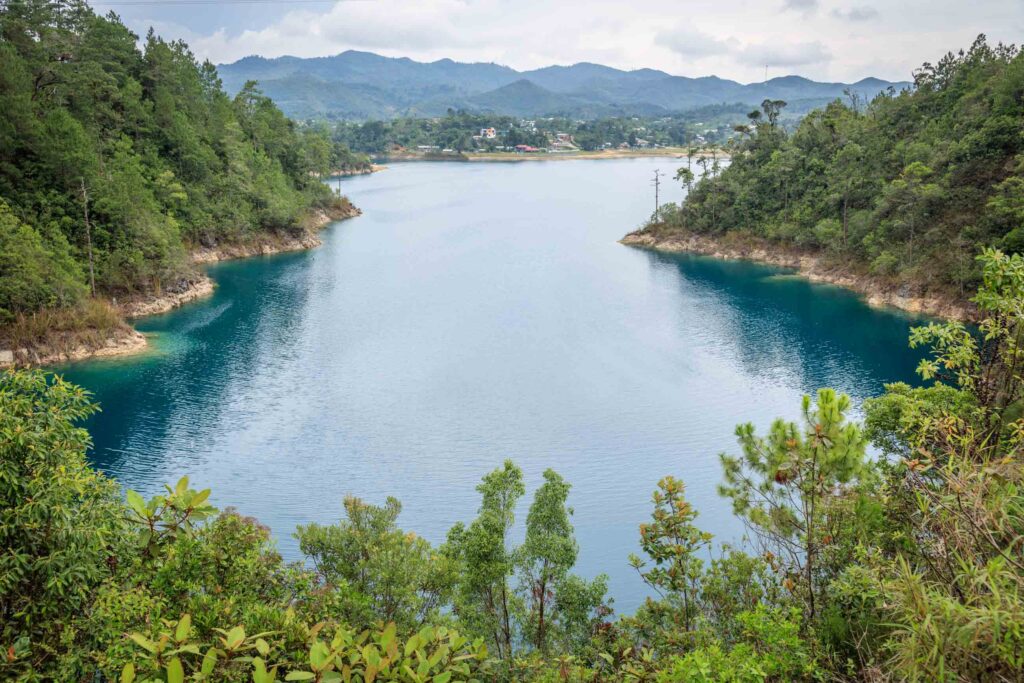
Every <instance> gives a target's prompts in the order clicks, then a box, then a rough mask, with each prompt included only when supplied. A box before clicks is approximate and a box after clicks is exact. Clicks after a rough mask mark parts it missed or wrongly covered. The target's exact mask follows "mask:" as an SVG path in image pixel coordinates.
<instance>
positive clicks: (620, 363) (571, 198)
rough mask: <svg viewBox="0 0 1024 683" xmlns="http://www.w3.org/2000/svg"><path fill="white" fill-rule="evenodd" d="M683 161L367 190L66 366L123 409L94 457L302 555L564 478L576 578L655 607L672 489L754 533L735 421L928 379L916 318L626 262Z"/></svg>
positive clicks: (732, 529)
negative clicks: (305, 540) (654, 496)
mask: <svg viewBox="0 0 1024 683" xmlns="http://www.w3.org/2000/svg"><path fill="white" fill-rule="evenodd" d="M675 163H677V162H673V161H670V160H652V159H625V160H616V161H608V160H601V161H555V162H529V163H520V164H498V163H495V164H483V163H472V164H455V163H448V164H445V163H438V164H428V163H418V164H417V163H413V164H396V165H394V166H392V167H391V168H390V169H388V170H386V171H384V172H382V173H377V174H374V175H372V176H362V177H356V178H351V179H348V180H345V181H344V184H345V188H346V192H348V193H349V195H350V196H351V197H352V199H353V200H354V201H355V203H356V204H357V205H358V206H360V207H361V208H363V210H364V215H363V216H361V217H359V218H356V219H353V220H349V221H345V222H343V223H339V224H337V225H335V226H333V227H331V228H329V229H328V230H326V231H325V232H324V233H323V237H324V246H323V247H322V248H320V249H316V250H313V251H310V252H306V253H297V254H287V255H281V256H275V257H266V258H256V259H250V260H245V261H236V262H231V263H225V264H220V265H218V266H216V267H214V268H212V269H211V271H210V272H211V274H212V276H213V277H214V278H215V280H216V281H217V284H218V287H217V291H216V294H215V295H214V296H213V297H212V298H210V299H207V300H205V301H203V302H200V303H196V304H192V305H190V306H187V307H185V308H182V309H179V310H178V311H175V312H173V313H170V314H168V315H164V316H159V317H153V318H149V319H146V320H144V321H142V323H141V324H140V325H139V328H140V329H141V330H143V331H144V332H147V333H151V334H153V335H154V339H153V342H154V344H153V345H154V351H153V352H152V353H150V354H148V355H146V356H142V357H138V358H132V359H120V360H111V361H96V362H91V363H86V364H80V365H76V366H72V367H70V368H68V369H67V373H66V374H67V375H68V376H69V377H70V378H71V379H72V380H74V381H76V382H78V383H81V384H83V385H84V386H86V387H87V388H89V389H91V390H92V391H93V392H94V393H95V395H96V398H97V399H98V400H99V402H100V403H101V404H102V407H103V412H102V413H101V414H100V415H98V416H97V417H96V418H94V419H93V420H92V421H91V422H90V424H89V427H90V430H91V431H92V434H93V437H94V440H95V451H94V453H93V455H92V458H93V461H94V462H95V463H96V464H97V465H98V466H100V467H102V468H103V469H104V470H105V471H107V472H109V473H110V474H112V475H114V476H115V477H117V478H118V479H119V480H120V481H121V482H122V483H123V484H124V485H125V486H128V487H131V488H134V489H137V490H140V491H143V492H146V493H152V492H155V491H157V490H158V489H159V488H160V486H161V484H162V483H164V482H170V481H174V480H176V479H177V478H178V477H180V476H181V475H183V474H189V475H190V476H191V477H192V479H193V481H194V482H195V483H196V484H199V485H202V486H210V487H212V488H213V492H214V493H213V499H214V502H215V504H217V505H219V506H221V507H225V506H229V505H231V506H235V507H237V508H238V509H239V510H240V511H242V512H244V513H246V514H250V515H254V516H256V517H258V518H259V519H260V520H261V521H263V522H264V523H265V524H267V525H269V526H270V527H271V528H272V529H273V531H274V533H275V536H276V538H277V541H278V543H279V545H280V547H281V549H282V551H284V553H285V554H286V555H287V556H290V557H294V556H295V555H296V544H295V541H294V539H293V538H292V537H291V532H292V530H293V529H294V527H295V525H296V524H300V523H307V522H310V521H320V522H330V521H332V520H335V519H337V518H338V516H339V514H340V512H341V501H342V498H343V497H344V496H345V495H346V494H349V493H351V494H355V495H358V496H361V497H364V498H366V499H368V500H370V501H373V502H380V501H382V500H383V499H384V497H385V496H388V495H394V496H397V497H398V498H399V499H400V500H401V501H402V502H403V504H404V509H403V513H402V517H401V522H402V524H403V526H404V527H405V528H407V529H411V530H415V531H416V532H418V533H420V534H422V535H424V536H426V537H427V538H428V539H430V540H432V541H440V540H442V539H443V538H444V534H445V532H446V530H447V529H448V528H449V527H450V526H451V525H452V524H453V523H454V522H456V521H458V520H467V521H468V520H469V519H471V518H472V517H473V515H474V512H475V510H476V507H477V505H478V497H477V493H476V491H475V490H474V486H475V485H476V483H477V482H478V480H479V479H480V477H481V476H482V475H483V474H484V473H486V472H487V471H489V470H490V469H492V468H494V467H496V466H498V465H499V464H500V463H501V462H502V461H503V460H504V459H505V458H513V459H514V460H515V461H516V462H517V463H519V465H520V466H522V468H523V470H524V472H525V475H526V478H527V482H528V486H529V489H528V490H529V491H531V492H532V489H533V487H534V486H536V484H537V483H538V481H539V480H540V478H541V473H542V472H543V471H544V469H545V468H547V467H553V468H555V469H556V470H558V471H559V472H560V473H561V474H563V475H564V476H565V477H566V478H567V479H568V480H569V481H570V482H571V483H572V484H573V489H572V494H571V504H572V506H573V507H574V508H575V515H574V522H575V525H576V533H577V537H578V540H579V543H580V547H581V552H580V559H579V563H578V570H579V571H580V572H581V573H582V574H585V575H588V576H592V575H594V574H596V573H598V572H602V571H603V572H606V573H608V574H609V575H610V576H611V588H612V593H613V596H614V597H615V600H616V603H615V605H616V607H617V608H618V609H619V610H621V611H629V610H631V609H632V608H634V607H635V606H636V605H637V604H638V602H639V601H640V599H641V598H642V596H643V595H644V592H643V589H642V585H641V583H640V582H639V580H638V579H637V578H636V576H635V574H634V573H633V572H632V570H631V569H630V568H629V567H628V565H627V555H628V554H629V553H630V552H634V551H635V550H636V546H637V544H636V538H637V533H636V530H637V525H638V524H640V523H641V522H642V521H644V520H645V518H646V517H647V515H648V514H649V511H650V505H649V499H650V493H651V491H652V490H653V488H654V487H655V485H656V483H657V481H658V479H659V478H660V477H662V476H664V475H666V474H672V475H675V476H678V477H681V478H682V479H684V480H685V481H686V483H687V485H688V495H689V497H690V499H691V501H692V502H693V503H694V504H695V505H696V506H697V507H698V509H699V510H700V511H701V516H700V517H699V518H698V523H700V524H701V525H703V526H704V527H705V528H706V529H707V530H709V531H711V532H713V533H715V534H716V536H717V537H718V539H719V540H736V539H738V538H739V537H740V535H741V534H742V527H741V525H740V524H738V522H737V521H736V520H735V519H734V518H733V517H732V515H731V511H730V507H729V504H728V502H727V501H724V500H722V499H720V498H719V497H718V496H717V495H716V493H715V486H716V484H717V483H718V481H719V465H718V457H717V456H718V453H719V452H721V451H723V450H730V449H733V446H734V440H733V429H734V427H735V425H736V424H737V423H739V422H743V421H748V420H750V421H753V422H754V423H755V424H757V425H758V426H759V427H762V428H764V427H766V426H767V425H768V424H769V423H770V421H771V419H772V418H774V417H776V416H786V417H790V418H795V417H796V416H797V414H798V410H799V403H800V396H801V394H803V393H805V392H809V391H813V390H814V389H816V388H817V387H820V386H834V387H836V388H839V389H841V390H844V391H846V392H849V393H850V394H851V395H852V396H853V397H854V398H855V399H857V401H858V403H859V401H860V400H861V399H863V398H864V397H867V396H871V395H874V394H877V393H879V392H880V391H881V387H882V383H883V382H886V381H893V380H908V381H912V380H913V367H914V365H915V363H916V360H915V359H916V356H915V355H914V353H913V352H911V351H910V350H909V349H907V342H906V339H907V331H908V328H909V326H910V325H911V324H912V322H913V321H912V320H911V319H909V318H907V317H905V316H902V315H898V314H894V313H891V312H883V311H877V310H872V309H869V308H867V307H866V306H865V305H863V304H862V303H861V302H860V300H859V299H858V298H857V297H855V296H853V295H851V294H849V293H847V292H845V291H843V290H840V289H836V288H833V287H827V286H819V285H812V284H809V283H808V282H806V281H804V280H801V279H798V278H794V277H791V276H787V275H785V274H781V273H780V271H778V270H775V269H771V268H766V267H761V266H757V265H754V264H750V263H743V262H726V261H718V260H714V259H709V258H702V257H691V256H672V255H661V254H655V253H651V252H645V251H640V250H636V249H631V248H628V247H624V246H622V245H619V244H617V243H616V240H617V239H618V238H619V237H621V236H622V235H623V234H624V233H626V232H628V231H629V230H631V229H633V228H634V227H636V226H637V225H638V224H639V223H640V222H641V221H642V220H643V219H644V218H645V217H646V216H647V215H648V214H649V212H650V209H651V204H652V197H650V188H649V187H648V179H649V178H650V177H651V172H652V171H653V169H654V168H656V167H660V168H661V169H662V170H670V169H672V168H673V167H674V165H675ZM670 192H671V190H670ZM663 196H664V195H663ZM668 198H669V199H679V198H680V197H679V196H678V193H677V192H675V193H673V194H670V196H669V197H668ZM528 495H529V494H528ZM527 505H528V500H527V499H524V501H523V506H522V509H521V513H520V515H519V520H520V521H522V520H523V519H525V512H526V507H527ZM520 531H521V530H520Z"/></svg>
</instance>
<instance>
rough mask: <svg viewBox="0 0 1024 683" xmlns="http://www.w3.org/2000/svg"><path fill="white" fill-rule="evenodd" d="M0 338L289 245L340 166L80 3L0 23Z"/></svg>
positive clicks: (178, 57)
mask: <svg viewBox="0 0 1024 683" xmlns="http://www.w3.org/2000/svg"><path fill="white" fill-rule="evenodd" d="M0 63H2V64H3V72H4V73H3V75H2V76H0V109H3V111H4V121H3V123H2V124H0V325H7V324H9V323H10V322H11V319H12V316H13V315H14V314H15V313H22V312H25V313H27V312H34V311H38V310H40V309H42V308H52V307H64V306H70V305H72V304H75V303H76V302H78V301H80V300H81V299H82V297H83V296H85V294H86V291H87V287H86V285H87V284H88V283H89V274H90V272H91V273H94V275H95V281H96V285H97V288H98V289H99V291H100V293H102V294H109V295H122V294H130V293H134V292H160V291H161V290H162V289H164V288H168V287H175V286H179V284H180V283H181V281H182V280H186V279H188V277H190V276H191V275H192V266H191V264H190V263H189V260H188V258H187V253H186V252H187V249H186V247H188V246H194V245H196V244H198V243H202V244H205V245H214V244H217V243H219V242H237V241H244V240H247V239H252V238H254V237H256V236H258V235H261V234H264V233H266V232H273V231H291V232H298V231H300V230H301V229H302V228H303V217H304V215H305V214H306V212H307V211H308V209H309V208H310V207H317V206H326V205H327V204H328V203H329V202H330V201H331V196H330V191H329V190H328V188H327V187H326V186H324V185H323V184H322V183H320V181H319V180H318V177H317V176H318V175H320V174H322V173H324V172H325V171H326V170H327V167H328V166H329V165H330V163H331V162H332V161H336V160H337V161H341V160H342V159H343V158H345V159H347V158H348V157H347V155H348V154H349V152H348V151H347V150H344V149H341V148H338V147H337V146H336V145H333V144H332V143H331V142H330V141H329V139H328V137H327V135H326V133H325V132H324V131H323V130H322V129H312V128H309V129H307V128H300V127H299V126H297V125H295V124H294V123H293V122H291V121H289V120H288V119H286V118H285V117H284V116H283V115H282V114H281V112H280V111H279V110H278V109H277V107H276V106H275V105H274V104H273V103H272V102H271V101H270V100H269V99H268V98H266V97H263V96H262V95H261V94H260V93H259V91H258V90H256V89H255V88H254V87H253V88H248V89H245V90H244V91H243V92H242V93H239V95H238V97H236V98H235V99H233V100H232V99H231V98H229V97H228V96H227V95H226V94H225V93H224V92H223V91H222V89H221V85H220V80H219V79H218V77H217V73H216V70H215V69H214V68H213V66H212V65H211V64H209V63H203V64H200V63H198V62H197V61H196V59H195V57H194V56H193V55H192V53H191V52H190V51H189V49H188V46H186V45H185V44H184V43H182V42H180V41H176V42H167V41H164V40H162V39H161V38H159V37H158V36H156V35H155V34H153V33H152V32H150V34H149V35H148V36H146V38H145V40H144V41H142V47H141V48H140V47H139V39H138V36H135V35H134V34H132V33H131V31H129V30H128V28H127V27H125V26H124V24H122V23H121V21H120V19H119V18H118V17H117V16H116V15H114V14H109V15H107V16H104V17H100V16H97V15H95V14H93V12H92V11H91V10H90V9H89V8H88V6H87V5H85V4H84V3H82V2H79V1H78V0H58V1H56V2H40V1H39V0H12V1H11V2H6V3H5V4H4V7H3V11H0Z"/></svg>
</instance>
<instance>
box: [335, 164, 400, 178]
mask: <svg viewBox="0 0 1024 683" xmlns="http://www.w3.org/2000/svg"><path fill="white" fill-rule="evenodd" d="M385 169H387V166H385V165H384V164H370V165H369V166H368V167H366V168H346V169H338V170H336V171H331V172H330V174H329V175H328V177H329V178H348V177H350V176H356V175H370V174H371V173H377V172H379V171H383V170H385Z"/></svg>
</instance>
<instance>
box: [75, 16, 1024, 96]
mask: <svg viewBox="0 0 1024 683" xmlns="http://www.w3.org/2000/svg"><path fill="white" fill-rule="evenodd" d="M122 1H123V0H110V2H108V3H103V2H96V3H95V7H96V9H97V10H98V11H101V12H105V11H106V10H108V9H113V10H114V11H116V12H117V13H118V14H120V15H121V17H122V18H123V19H124V20H125V22H126V23H127V24H128V25H129V26H131V27H132V28H133V29H134V30H135V31H137V32H138V33H139V34H140V35H144V34H145V32H146V30H147V29H148V27H150V26H153V27H154V28H156V30H157V32H158V33H160V34H161V35H163V36H164V37H165V38H168V39H173V38H183V39H185V40H186V41H187V42H188V43H189V44H190V45H191V46H192V48H193V50H194V51H195V52H196V54H197V56H199V57H200V58H209V59H210V60H212V61H214V62H217V63H223V62H230V61H234V60H236V59H239V58H241V57H244V56H246V55H252V54H258V55H263V56H267V57H277V56H281V55H296V56H300V57H314V56H325V55H333V54H337V53H339V52H342V51H344V50H348V49H355V50H368V51H372V52H377V53H379V54H384V55H388V56H394V57H411V58H413V59H417V60H421V61H431V60H435V59H441V58H443V57H449V58H451V59H455V60H458V61H481V62H497V63H499V64H505V65H508V66H512V67H514V68H517V69H532V68H536V67H541V66H547V65H549V64H573V63H575V62H582V61H589V62H598V63H601V64H608V65H610V66H615V67H619V68H624V69H636V68H641V67H651V68H656V69H662V70H664V71H667V72H669V73H672V74H677V75H683V76H705V75H710V74H714V75H718V76H721V77H724V78H732V79H735V80H738V81H742V82H751V81H760V80H762V79H763V78H764V74H765V66H767V67H768V76H769V77H774V76H784V75H787V74H800V75H804V76H808V77H810V78H815V79H818V80H837V81H848V82H849V81H856V80H859V79H861V78H864V77H865V76H877V77H880V78H885V79H889V80H905V79H908V78H909V77H910V74H911V71H912V70H913V69H914V68H915V67H917V66H919V65H920V64H921V63H922V62H924V61H935V60H937V59H938V58H939V57H940V56H941V55H942V54H943V53H945V52H946V51H948V50H954V49H959V48H966V47H967V46H969V45H970V43H971V42H972V41H973V39H974V38H975V36H977V35H978V34H979V33H985V34H987V35H988V37H989V39H990V40H991V41H993V42H995V41H1000V40H1001V41H1003V42H1018V41H1019V39H1020V37H1021V36H1024V0H646V1H643V2H640V1H635V0H634V1H633V2H628V1H625V0H615V1H606V0H571V1H560V0H337V1H336V2H315V1H302V2H297V1H296V0H291V1H289V0H280V1H279V2H252V1H251V0H250V1H249V2H246V3H235V4H230V3H224V4H218V3H217V0H202V2H200V3H196V2H195V0H170V1H168V0H156V1H155V2H154V4H144V0H132V1H131V2H126V3H125V4H120V3H121V2H122ZM187 2H192V3H193V4H185V3H187Z"/></svg>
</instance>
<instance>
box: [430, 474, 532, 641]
mask: <svg viewBox="0 0 1024 683" xmlns="http://www.w3.org/2000/svg"><path fill="white" fill-rule="evenodd" d="M477 491H479V492H480V494H481V496H482V500H481V503H480V512H479V515H478V516H477V518H476V519H475V520H474V521H473V522H472V523H471V524H470V525H469V526H468V527H466V526H464V525H462V524H461V523H460V524H456V525H455V526H454V527H452V529H451V531H449V532H448V541H447V544H446V545H447V548H446V549H445V552H446V553H447V554H448V555H449V556H451V557H454V558H457V560H458V561H459V562H460V563H461V570H462V580H461V581H460V584H459V593H458V596H457V597H456V600H455V611H456V613H457V614H458V615H459V618H460V619H462V620H463V621H464V622H465V623H467V624H470V625H471V626H470V627H471V630H472V631H473V632H475V633H482V634H486V635H487V638H488V639H489V640H490V642H491V643H492V644H493V645H494V648H495V654H496V655H497V656H498V657H499V658H502V659H505V660H510V659H511V657H512V652H513V645H514V641H515V631H514V625H515V614H516V612H517V611H518V609H519V604H518V600H517V598H516V595H515V592H514V591H513V589H512V586H511V585H510V582H509V579H510V577H511V575H512V571H513V569H514V567H515V554H514V552H513V550H512V549H511V548H510V547H509V544H508V533H509V531H510V530H511V528H512V523H513V522H514V521H515V506H516V503H517V502H518V500H519V499H520V498H521V497H522V496H523V494H524V493H526V489H525V487H524V486H523V473H522V470H520V469H519V468H518V467H516V465H515V464H514V463H513V462H512V461H511V460H506V461H505V464H504V465H503V466H502V467H499V468H498V469H496V470H494V471H493V472H491V473H490V474H488V475H487V476H485V477H484V479H483V481H482V482H481V483H480V485H479V486H477Z"/></svg>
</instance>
